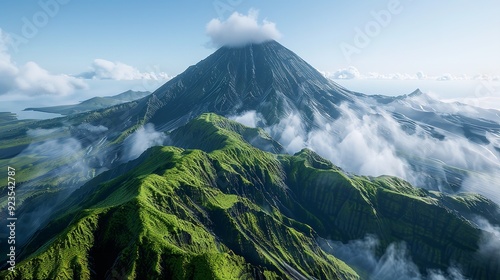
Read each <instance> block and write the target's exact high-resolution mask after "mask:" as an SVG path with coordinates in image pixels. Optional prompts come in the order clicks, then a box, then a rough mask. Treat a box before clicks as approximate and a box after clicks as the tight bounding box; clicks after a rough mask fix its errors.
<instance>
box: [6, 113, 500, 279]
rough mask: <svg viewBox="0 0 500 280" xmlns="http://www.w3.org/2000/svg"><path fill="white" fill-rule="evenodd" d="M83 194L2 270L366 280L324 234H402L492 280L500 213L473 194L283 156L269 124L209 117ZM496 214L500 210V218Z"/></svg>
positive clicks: (417, 255) (429, 260) (82, 275)
mask: <svg viewBox="0 0 500 280" xmlns="http://www.w3.org/2000/svg"><path fill="white" fill-rule="evenodd" d="M170 137H171V139H172V141H173V143H175V144H176V146H177V147H173V146H169V147H153V148H150V149H149V150H148V151H146V152H145V153H144V154H143V155H142V156H141V157H140V158H138V159H136V160H135V161H134V162H132V163H129V164H128V165H122V166H119V167H117V168H116V169H113V170H110V171H107V172H104V173H102V174H101V175H99V176H97V177H96V178H94V179H92V180H90V181H89V182H87V183H86V184H85V185H84V186H82V187H81V188H80V189H78V190H77V191H75V192H74V193H73V194H72V195H71V196H70V197H69V198H68V199H67V200H66V202H65V204H64V205H63V207H62V208H61V209H60V210H59V211H58V212H57V213H56V214H55V215H54V216H53V219H52V221H51V222H50V223H49V224H47V225H46V226H45V227H43V228H42V229H41V230H39V231H38V232H37V233H36V234H35V236H34V237H33V238H32V239H31V241H30V242H29V243H28V244H27V245H26V246H25V248H24V250H23V253H22V257H21V258H22V259H23V260H22V261H21V262H20V263H19V264H18V265H17V267H16V272H15V273H9V272H6V271H3V272H0V277H2V278H4V279H161V278H167V279H283V278H286V279H310V278H312V277H314V278H318V279H359V278H360V276H359V275H365V272H364V271H360V270H359V269H358V268H351V267H349V266H348V265H347V264H346V263H344V262H343V261H341V260H340V259H338V258H337V257H335V256H334V255H335V252H334V253H333V255H332V254H330V253H327V252H326V251H325V250H323V248H322V247H321V246H320V245H319V244H318V239H319V238H328V239H331V240H339V241H343V242H347V241H349V240H353V239H360V238H363V237H364V236H365V235H366V234H374V235H376V236H378V238H379V239H380V242H381V247H380V249H379V251H380V252H378V253H379V254H380V253H381V252H382V251H383V250H384V248H385V247H387V246H388V245H389V244H390V243H392V242H396V241H405V242H406V243H407V244H408V249H409V252H410V254H411V256H412V259H413V260H414V261H415V263H416V264H417V265H418V266H419V267H420V268H421V269H422V270H423V272H425V270H424V269H423V268H436V269H443V270H445V269H446V268H447V267H448V266H449V265H450V264H457V265H459V266H460V267H461V268H462V269H463V270H464V272H465V274H466V276H468V277H473V278H475V279H476V278H477V279H488V278H490V279H492V277H494V276H497V275H499V273H500V271H499V267H498V266H496V265H495V263H494V262H488V261H481V260H479V259H477V258H474V257H473V256H475V254H476V251H477V250H478V243H479V240H480V237H481V231H480V230H479V229H477V228H475V227H474V226H473V225H472V224H471V223H470V222H469V220H467V216H474V215H482V216H485V217H487V218H488V219H492V220H493V221H497V220H498V218H496V216H495V212H496V211H498V207H497V206H495V204H493V203H492V202H491V201H489V200H487V199H485V198H483V197H480V196H476V195H460V196H447V195H444V194H442V193H438V192H428V191H425V190H422V189H417V188H414V187H412V186H411V185H410V184H409V183H407V182H405V181H403V180H400V179H397V178H394V177H386V176H383V177H378V178H371V177H360V176H354V175H349V174H346V173H345V172H343V171H342V170H341V169H340V168H338V167H336V166H334V165H333V164H331V163H330V162H329V161H327V160H325V159H323V158H321V157H320V156H318V155H317V154H315V153H314V152H312V151H310V150H302V151H301V152H299V153H297V154H296V155H277V154H273V153H269V152H265V151H263V150H261V149H258V148H256V147H254V146H252V145H251V144H250V142H252V141H257V142H258V143H261V144H262V145H264V146H267V147H273V149H274V148H279V144H277V143H276V142H274V141H273V140H272V139H270V137H268V136H267V135H266V134H265V132H263V131H261V130H258V129H252V128H247V127H244V126H242V125H241V124H238V123H235V122H233V121H230V120H228V119H225V118H223V117H220V116H218V115H215V114H203V115H201V116H200V117H198V118H196V119H194V120H192V121H191V122H189V123H188V124H187V125H186V126H183V127H181V128H179V129H177V130H175V131H173V132H172V133H170ZM495 219H496V220H495Z"/></svg>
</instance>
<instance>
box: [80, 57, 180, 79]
mask: <svg viewBox="0 0 500 280" xmlns="http://www.w3.org/2000/svg"><path fill="white" fill-rule="evenodd" d="M78 77H81V78H85V79H102V80H118V81H121V80H169V79H171V77H170V76H169V75H168V74H167V73H165V72H141V71H139V70H138V69H137V68H135V67H133V66H130V65H127V64H125V63H122V62H112V61H109V60H105V59H100V58H98V59H95V60H94V62H93V63H92V66H91V70H90V71H88V72H84V73H81V74H79V75H78Z"/></svg>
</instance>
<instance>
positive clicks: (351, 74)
mask: <svg viewBox="0 0 500 280" xmlns="http://www.w3.org/2000/svg"><path fill="white" fill-rule="evenodd" d="M320 72H321V73H322V74H323V75H324V76H325V77H326V78H330V79H333V80H351V79H373V80H435V81H499V80H500V76H493V75H486V74H479V75H475V76H468V75H465V74H462V75H452V74H450V73H444V74H442V75H439V76H430V75H427V74H425V73H424V72H422V71H418V72H417V73H415V74H410V73H389V74H383V73H377V72H369V73H361V72H360V71H359V70H358V69H357V68H356V67H354V66H349V67H347V68H341V69H338V70H337V71H335V72H328V71H320Z"/></svg>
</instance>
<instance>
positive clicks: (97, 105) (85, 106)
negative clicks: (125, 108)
mask: <svg viewBox="0 0 500 280" xmlns="http://www.w3.org/2000/svg"><path fill="white" fill-rule="evenodd" d="M149 94H151V92H149V91H132V90H128V91H125V92H122V93H120V94H117V95H113V96H105V97H93V98H90V99H87V100H85V101H82V102H80V103H79V104H75V105H60V106H52V107H38V108H26V109H24V111H38V112H45V113H54V114H61V115H71V114H77V113H83V112H88V111H93V110H98V109H104V108H108V107H111V106H113V105H118V104H122V103H125V102H130V101H134V100H137V99H140V98H143V97H145V96H147V95H149Z"/></svg>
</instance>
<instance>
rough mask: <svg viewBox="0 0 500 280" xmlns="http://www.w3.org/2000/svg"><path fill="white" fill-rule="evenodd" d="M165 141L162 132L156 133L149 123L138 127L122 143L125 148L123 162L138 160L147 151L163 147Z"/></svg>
mask: <svg viewBox="0 0 500 280" xmlns="http://www.w3.org/2000/svg"><path fill="white" fill-rule="evenodd" d="M166 139H167V136H166V135H165V134H164V133H163V132H159V131H156V130H155V127H154V125H153V124H151V123H148V124H146V125H145V126H143V127H140V128H139V129H137V130H136V131H135V132H134V133H132V134H131V135H130V136H128V137H127V138H126V139H125V141H124V142H123V144H124V146H125V149H124V151H125V155H124V157H123V161H129V160H133V159H136V158H138V157H139V156H140V155H141V154H142V153H143V152H144V151H146V150H147V149H149V148H151V147H153V146H161V145H163V143H164V142H165V141H166Z"/></svg>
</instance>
